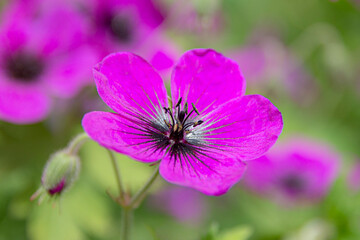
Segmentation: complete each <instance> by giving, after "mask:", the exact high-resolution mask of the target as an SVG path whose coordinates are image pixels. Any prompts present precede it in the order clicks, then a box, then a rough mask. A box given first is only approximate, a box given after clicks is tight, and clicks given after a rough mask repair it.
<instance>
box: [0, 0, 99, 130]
mask: <svg viewBox="0 0 360 240" xmlns="http://www.w3.org/2000/svg"><path fill="white" fill-rule="evenodd" d="M25 3H27V1H24V2H23V1H20V2H19V3H18V4H13V5H9V6H8V7H7V8H6V9H4V11H3V16H2V17H3V18H2V21H1V25H0V39H1V45H0V119H2V120H5V121H9V122H12V123H18V124H27V123H33V122H37V121H40V120H42V119H44V118H45V117H46V116H47V114H48V113H49V111H50V108H51V101H52V100H51V97H61V98H69V97H72V96H74V95H75V94H76V93H77V92H78V91H79V90H80V89H81V87H83V86H84V85H85V84H89V79H91V78H90V77H91V71H90V70H89V69H91V67H90V66H92V65H93V64H94V63H95V61H96V56H95V54H94V52H93V51H92V50H90V49H89V48H88V47H86V46H84V45H83V40H85V34H86V25H84V23H83V21H82V19H81V18H80V17H79V16H78V15H77V14H76V13H75V12H74V11H72V10H71V9H69V8H67V7H65V6H62V5H54V6H52V7H51V8H50V7H49V8H46V9H43V8H42V7H41V8H40V6H37V5H36V4H34V2H31V1H30V2H29V3H32V4H25ZM40 9H41V10H40ZM64 19H66V21H64Z"/></svg>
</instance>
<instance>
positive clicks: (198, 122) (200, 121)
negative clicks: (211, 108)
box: [193, 120, 204, 127]
mask: <svg viewBox="0 0 360 240" xmlns="http://www.w3.org/2000/svg"><path fill="white" fill-rule="evenodd" d="M203 122H204V121H203V120H199V121H197V122H195V123H194V125H193V127H196V126H199V125H200V124H202V123H203Z"/></svg>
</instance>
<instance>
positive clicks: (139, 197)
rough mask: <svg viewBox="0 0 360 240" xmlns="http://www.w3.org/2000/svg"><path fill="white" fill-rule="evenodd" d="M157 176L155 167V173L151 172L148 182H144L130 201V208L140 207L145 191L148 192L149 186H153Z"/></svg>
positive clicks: (157, 168) (157, 171) (157, 172)
mask: <svg viewBox="0 0 360 240" xmlns="http://www.w3.org/2000/svg"><path fill="white" fill-rule="evenodd" d="M158 175H159V166H157V167H156V169H155V171H154V172H153V174H152V175H151V177H150V178H149V180H148V181H147V182H146V184H145V185H144V186H143V187H142V188H141V189H140V190H139V191H138V192H137V193H136V194H135V195H134V197H133V198H132V199H131V202H130V204H129V206H130V208H134V207H137V206H138V205H140V203H141V201H142V200H143V199H144V197H145V195H146V193H147V191H148V190H149V188H150V186H151V185H152V184H153V182H154V181H155V179H156V177H157V176H158Z"/></svg>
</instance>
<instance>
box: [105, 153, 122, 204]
mask: <svg viewBox="0 0 360 240" xmlns="http://www.w3.org/2000/svg"><path fill="white" fill-rule="evenodd" d="M107 151H108V153H109V155H110V159H111V162H112V165H113V168H114V172H115V176H116V182H117V185H118V189H119V197H120V199H121V200H124V194H125V193H124V187H123V184H122V181H121V177H120V170H119V166H118V164H117V161H116V157H115V155H114V153H113V152H112V151H111V150H109V149H107Z"/></svg>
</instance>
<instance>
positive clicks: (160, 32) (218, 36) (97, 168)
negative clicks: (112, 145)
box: [0, 0, 360, 240]
mask: <svg viewBox="0 0 360 240" xmlns="http://www.w3.org/2000/svg"><path fill="white" fill-rule="evenodd" d="M14 2H19V4H20V5H21V4H23V5H24V6H31V7H30V8H34V9H35V10H34V12H36V14H38V15H40V16H41V14H42V12H51V10H48V9H52V6H58V5H57V4H61V5H66V8H71V9H72V11H74V12H77V13H78V14H79V16H81V17H83V18H84V19H85V20H84V22H85V23H84V24H85V25H87V27H86V29H87V31H89V32H87V33H86V34H85V35H86V37H85V40H84V41H83V42H81V43H79V42H77V44H80V45H81V46H83V45H86V48H87V49H92V50H91V51H94V52H95V56H94V58H95V60H94V62H98V61H100V60H101V59H102V57H104V56H105V55H106V54H108V53H110V52H115V51H132V52H136V53H138V54H139V55H141V56H143V57H144V58H145V59H147V60H148V61H151V62H152V63H153V64H154V66H157V67H158V70H159V72H161V73H162V75H163V77H164V81H167V80H168V79H169V72H170V71H171V70H170V69H171V66H172V64H173V63H174V62H176V59H177V58H179V57H180V56H181V54H182V53H183V52H184V51H186V50H188V49H192V48H214V49H216V50H217V51H219V52H221V53H223V54H224V55H226V56H228V57H230V58H232V59H233V60H235V61H237V62H238V63H239V65H240V69H241V70H242V71H243V74H244V76H245V79H246V81H247V94H252V93H256V94H261V95H263V96H265V97H267V98H269V99H270V100H271V101H272V103H274V104H275V105H276V106H277V107H278V109H279V110H280V111H281V112H282V114H283V119H284V129H283V133H282V135H281V136H280V139H279V142H278V143H276V145H278V144H279V145H281V144H283V143H286V142H287V139H289V138H293V137H294V136H296V137H297V136H301V137H302V138H305V139H309V141H314V142H317V143H319V144H322V145H326V146H327V147H328V149H329V151H331V152H332V153H333V155H336V156H337V161H338V165H337V167H336V171H335V172H336V173H335V174H334V177H333V179H332V180H331V181H330V182H329V183H328V187H327V188H326V190H325V191H324V192H323V193H321V196H319V197H317V198H316V199H312V198H307V197H306V195H304V196H302V197H301V198H297V197H290V198H289V197H287V196H286V194H285V196H284V194H281V193H279V191H280V192H281V190H279V189H276V188H275V190H274V189H271V190H269V191H267V192H266V193H264V192H261V191H257V190H256V189H254V188H251V187H249V186H247V184H246V181H241V182H240V183H238V184H237V185H235V186H234V187H233V188H232V189H231V190H230V191H229V192H228V193H227V194H226V195H224V196H221V197H210V196H205V195H202V194H201V193H198V192H196V191H193V190H189V189H185V188H180V187H177V186H174V185H171V184H169V183H166V182H165V181H164V180H163V179H161V178H159V179H158V180H157V181H156V184H155V185H154V186H153V188H152V189H151V193H150V194H149V197H148V198H147V199H146V200H145V202H144V203H143V204H142V206H140V207H139V208H138V209H137V210H136V211H135V221H134V226H133V229H132V239H161V240H163V239H164V240H165V239H166V240H180V239H181V240H182V239H189V240H192V239H194V240H195V239H202V240H242V239H262V240H270V239H286V240H290V239H291V240H295V239H296V240H311V239H317V240H322V239H324V240H325V239H342V240H345V239H346V240H350V239H354V240H356V239H360V170H357V169H359V166H357V164H359V163H358V162H360V148H359V146H360V77H359V74H360V2H358V1H357V0H353V1H351V0H347V1H346V0H339V1H328V0H305V1H285V0H272V1H267V0H257V1H246V0H222V1H220V0H192V1H172V0H153V1H148V0H144V1H140V0H138V1H120V0H119V1H103V2H109V6H117V7H116V8H115V7H114V9H116V11H117V9H120V10H119V12H117V13H116V14H119V15H121V16H128V15H127V14H130V13H131V14H133V15H131V14H130V15H131V17H129V19H130V20H131V19H132V20H133V18H134V17H133V16H136V21H134V22H136V24H132V25H129V26H130V27H129V26H125V25H121V26H120V27H122V28H120V30H119V29H117V30H116V29H115V30H116V31H117V32H116V31H115V33H116V34H119V33H122V34H123V35H121V36H120V37H119V36H117V37H116V36H115V37H114V36H112V35H111V34H113V35H114V31H113V32H112V33H109V32H106V31H109V30H108V29H106V26H105V25H106V24H105V23H106V21H105V20H104V21H103V22H102V23H103V24H105V25H101V26H102V27H103V28H104V29H105V30H104V29H102V30H101V29H100V30H99V29H96V27H97V26H98V25H96V24H94V21H96V20H94V19H96V17H91V16H92V15H91V14H94V15H93V16H97V15H96V14H98V15H99V13H98V12H97V10H96V8H97V7H99V6H100V5H101V4H99V3H97V2H101V1H81V0H74V1H71V0H68V1H61V3H59V1H56V0H42V1H30V0H29V1H1V12H2V14H1V17H2V18H1V21H2V22H1V24H0V26H1V29H0V32H1V34H2V35H1V36H4V34H3V33H4V31H5V30H4V29H5V25H6V24H5V23H6V22H7V21H10V20H11V19H12V18H13V19H12V20H11V21H15V22H16V21H20V20H21V19H22V17H21V16H22V15H21V14H25V15H26V13H25V12H26V11H23V10H20V11H19V12H18V13H17V14H19V15H16V14H13V15H11V14H10V13H11V10H9V9H10V6H11V5H12V4H14ZM116 2H126V4H125V5H126V7H123V5H121V4H120V5H116V4H117V3H116ZM27 4H29V5H27ZM91 4H92V5H91ZM129 6H130V8H129ZM133 6H135V7H133ZM139 6H140V7H139ZM25 8H26V7H25ZM103 8H104V9H106V7H103ZM110 8H111V7H110ZM94 9H95V10H94ZM129 9H131V10H129ZM99 11H100V10H99ZM100 12H101V11H100ZM31 14H33V13H31ZM31 14H30V15H31ZM36 14H35V15H36ZM35 15H34V16H35ZM38 15H36V16H38ZM100 15H101V14H100ZM19 16H20V17H19ZM89 16H90V17H89ZM139 16H140V17H139ZM26 17H27V18H28V17H29V16H26ZM31 18H32V15H31V16H30V18H29V19H31ZM34 18H36V17H34ZM9 19H10V20H9ZM25 19H26V18H25ZM40 19H41V18H40ZM89 19H90V20H89ZM130 20H126V21H130ZM132 20H131V21H132ZM38 21H40V20H38ZM54 21H55V20H54ZM61 21H63V24H60V26H62V25H66V24H65V22H66V21H68V20H67V19H66V18H64V19H61ZM91 21H93V22H91ZM126 21H125V22H126ZM25 22H26V23H28V21H25ZM111 24H113V25H111ZM111 24H110V25H111V26H112V27H113V28H112V30H114V24H115V28H116V27H118V25H116V23H114V22H112V23H111ZM122 24H124V22H122ZM142 24H143V25H144V26H145V27H144V26H143V25H142ZM67 25H68V24H67ZM25 26H26V25H25ZM124 26H125V27H124ZM60 28H61V27H60ZM142 28H144V29H145V30H144V31H143V30H141V31H140V30H139V33H138V32H136V31H138V30H136V29H142ZM28 29H30V30H32V29H34V32H31V31H30V30H29V34H30V36H35V35H37V34H39V32H38V31H40V32H42V31H47V30H46V28H40V30H39V29H38V28H36V27H34V26H32V27H29V28H28ZM36 29H37V31H35V30H36ZM89 29H90V30H89ZM94 29H95V30H94ZM129 29H130V30H129ZM59 31H60V30H59ZM129 32H130V33H129ZM131 33H133V34H134V35H132V36H135V35H136V36H135V37H130V38H128V37H129V36H127V34H131ZM124 34H125V35H124ZM141 34H143V35H141ZM59 35H61V34H60V33H59ZM121 38H122V39H121ZM119 39H120V40H119ZM129 39H130V40H129ZM59 41H63V40H62V38H60V40H59ZM64 41H66V40H64ZM119 41H120V42H119ZM121 41H123V42H121ZM124 42H125V43H124ZM0 44H1V45H2V46H0V48H1V51H0V54H3V52H4V51H5V50H3V49H8V48H7V45H6V44H7V43H6V41H5V40H4V38H1V42H0ZM77 47H78V46H77ZM99 49H100V50H99ZM72 51H73V49H66V50H65V51H64V52H63V53H62V55H61V57H63V58H64V59H66V57H67V55H66V54H70V53H71V52H72ZM89 51H90V50H89ZM89 51H87V53H89ZM64 54H65V55H64ZM92 56H93V55H92ZM0 66H1V68H2V69H1V72H4V69H5V68H6V66H7V65H6V64H3V61H2V60H1V61H0ZM72 66H73V67H74V68H84V67H85V66H87V67H88V68H87V69H88V70H86V71H88V72H89V73H90V74H89V76H87V75H86V76H85V75H84V76H85V77H87V78H88V79H89V80H88V81H87V82H86V84H83V85H84V86H83V85H81V88H80V87H79V88H78V89H77V90H76V93H74V94H73V95H72V96H67V97H65V98H64V97H62V96H58V95H56V94H53V95H51V94H50V95H51V96H50V98H51V101H52V105H51V108H50V110H49V112H48V113H47V114H46V116H43V117H42V118H41V119H39V120H37V121H34V122H31V123H20V124H19V123H18V122H14V121H11V120H10V121H9V120H8V118H6V117H1V119H3V120H0V240H9V239H15V240H18V239H33V240H49V239H51V240H60V239H61V240H62V239H69V240H78V239H79V240H83V239H92V240H96V239H119V237H118V236H119V231H120V227H119V226H120V214H121V210H120V209H119V207H118V206H117V205H116V204H115V203H114V202H113V201H112V200H111V199H110V198H109V196H107V194H106V193H105V191H106V190H109V191H110V192H115V191H116V184H115V177H114V175H113V170H112V168H111V162H110V160H109V159H108V155H107V153H106V151H105V149H103V148H101V147H100V146H98V145H97V144H96V143H93V142H89V143H86V144H85V145H84V147H83V148H82V149H81V151H80V156H81V162H82V168H81V173H80V177H79V180H78V181H77V182H76V183H75V184H74V186H73V187H72V188H71V189H70V190H69V191H67V192H66V193H64V194H63V195H62V196H61V198H60V199H59V198H58V199H56V200H51V199H50V200H46V201H44V202H43V203H42V204H41V205H37V204H36V201H35V202H30V200H29V198H30V196H31V195H32V194H33V193H34V192H35V191H36V190H37V189H38V187H39V186H40V178H41V174H42V170H43V166H44V165H45V163H46V161H47V159H48V158H49V156H50V155H51V154H52V153H53V152H55V151H56V150H59V149H61V148H63V147H65V146H66V145H67V143H68V142H69V141H70V140H71V139H72V137H73V136H75V135H76V134H78V133H81V132H82V131H83V130H82V127H81V119H82V116H83V114H84V113H86V112H88V111H91V110H102V109H106V106H105V105H104V104H103V103H102V101H101V99H100V98H99V97H98V95H97V92H96V89H95V87H94V85H93V82H92V81H93V80H92V77H91V66H92V65H91V64H89V65H86V64H82V63H81V64H80V63H78V62H76V61H75V62H74V63H73V65H72ZM68 68H69V69H70V70H71V69H72V68H71V67H65V69H68ZM5 70H6V69H5ZM70 70H69V71H70ZM70 72H71V71H70ZM72 76H73V75H71V74H69V75H67V79H68V81H73V79H72ZM82 76H83V75H82ZM1 77H3V75H1ZM85 77H84V78H85ZM0 81H4V80H3V79H0ZM167 84H169V83H168V82H167ZM0 87H1V86H0ZM229 87H231V86H229ZM0 92H1V93H2V94H3V90H1V91H0ZM60 95H61V94H60ZM0 100H1V101H3V100H2V97H1V96H0ZM14 106H15V107H16V105H14ZM15 110H16V109H15ZM19 111H20V110H19ZM15 112H16V111H15ZM1 114H3V113H1ZM0 116H1V115H0ZM275 147H276V146H275ZM275 147H274V148H275ZM314 148H316V144H314ZM304 151H307V149H305V150H304ZM310 155H311V154H310ZM314 156H315V155H314ZM117 158H118V160H119V164H120V168H121V172H122V174H123V178H124V182H125V186H126V187H127V188H128V189H132V190H135V189H137V188H139V187H140V186H142V184H143V183H144V182H145V181H146V179H147V178H148V177H149V175H150V174H151V172H152V170H151V168H150V167H149V166H147V165H145V164H142V163H138V162H135V161H133V160H131V159H129V158H127V157H126V156H122V155H117ZM315 158H316V156H315ZM319 158H321V156H320V157H319ZM249 167H251V166H249ZM274 174H275V173H274ZM260 175H261V173H260ZM245 178H246V176H245ZM244 180H246V179H244ZM318 181H321V178H320V180H315V182H313V184H316V183H317V182H318ZM279 194H280V195H281V196H280V197H279Z"/></svg>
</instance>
